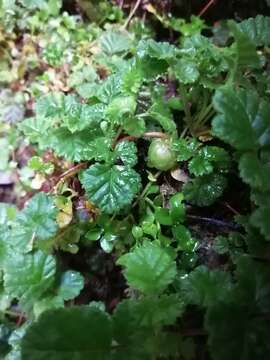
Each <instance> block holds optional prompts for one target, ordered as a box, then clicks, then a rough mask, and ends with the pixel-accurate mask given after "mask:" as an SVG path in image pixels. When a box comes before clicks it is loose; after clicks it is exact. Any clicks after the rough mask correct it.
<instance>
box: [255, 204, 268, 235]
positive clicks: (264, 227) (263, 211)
mask: <svg viewBox="0 0 270 360" xmlns="http://www.w3.org/2000/svg"><path fill="white" fill-rule="evenodd" d="M269 219H270V206H261V207H259V208H258V209H256V210H255V211H254V212H253V213H252V215H251V218H250V221H251V224H252V225H253V226H255V227H256V228H259V230H260V232H261V234H262V235H263V236H264V237H265V238H266V239H267V240H268V241H270V221H269Z"/></svg>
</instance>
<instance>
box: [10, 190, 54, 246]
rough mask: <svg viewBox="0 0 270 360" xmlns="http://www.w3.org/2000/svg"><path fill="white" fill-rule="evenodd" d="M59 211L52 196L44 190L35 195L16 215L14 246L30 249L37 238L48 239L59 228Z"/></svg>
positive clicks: (13, 235) (13, 236)
mask: <svg viewBox="0 0 270 360" xmlns="http://www.w3.org/2000/svg"><path fill="white" fill-rule="evenodd" d="M57 212H58V211H57V209H56V207H55V205H54V203H53V200H52V198H51V197H49V196H48V195H46V194H45V193H43V192H40V193H38V194H36V195H34V196H33V197H32V199H31V200H30V201H29V203H28V205H27V206H26V207H25V208H24V209H23V210H22V211H20V212H19V213H18V215H17V217H16V221H15V223H14V225H13V234H12V238H13V239H14V241H13V246H19V247H20V248H21V249H22V250H24V251H25V250H26V251H28V250H31V246H32V245H33V241H35V239H37V240H46V239H50V238H51V237H53V236H54V235H55V234H56V232H57V230H58V225H57V222H56V215H57Z"/></svg>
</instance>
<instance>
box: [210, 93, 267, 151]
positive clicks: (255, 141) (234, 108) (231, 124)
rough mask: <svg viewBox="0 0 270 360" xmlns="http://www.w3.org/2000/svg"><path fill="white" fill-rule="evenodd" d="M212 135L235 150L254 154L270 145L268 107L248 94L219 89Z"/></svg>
mask: <svg viewBox="0 0 270 360" xmlns="http://www.w3.org/2000/svg"><path fill="white" fill-rule="evenodd" d="M213 103H214V107H215V109H216V111H217V112H218V113H219V114H218V115H217V116H216V117H215V118H214V120H213V123H212V125H213V132H214V134H215V135H216V136H218V137H220V138H221V139H222V140H224V141H226V142H228V143H229V144H230V145H232V146H234V147H235V148H236V149H238V150H242V151H243V150H251V151H254V150H255V149H258V147H260V146H261V147H264V146H269V145H270V106H269V104H268V103H267V102H266V101H264V100H260V98H259V97H258V94H257V93H256V92H254V91H251V90H244V89H240V90H237V91H235V89H233V88H230V87H229V88H228V87H227V88H222V89H219V90H217V91H216V93H215V96H214V99H213Z"/></svg>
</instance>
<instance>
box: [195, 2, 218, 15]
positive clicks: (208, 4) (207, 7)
mask: <svg viewBox="0 0 270 360" xmlns="http://www.w3.org/2000/svg"><path fill="white" fill-rule="evenodd" d="M216 1H217V0H210V1H209V2H208V3H207V4H206V5H205V6H204V7H203V8H202V10H201V11H200V12H199V14H198V16H202V15H203V14H205V13H206V11H207V10H208V9H209V8H210V6H212V5H214V4H215V2H216Z"/></svg>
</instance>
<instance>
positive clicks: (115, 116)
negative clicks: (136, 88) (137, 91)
mask: <svg viewBox="0 0 270 360" xmlns="http://www.w3.org/2000/svg"><path fill="white" fill-rule="evenodd" d="M135 110H136V101H135V98H134V97H133V96H122V97H116V98H115V99H113V100H112V102H111V103H110V104H109V106H108V108H107V110H106V116H107V117H109V119H110V120H112V121H113V122H114V123H116V124H121V123H122V122H123V117H124V116H129V115H133V114H134V112H135Z"/></svg>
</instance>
